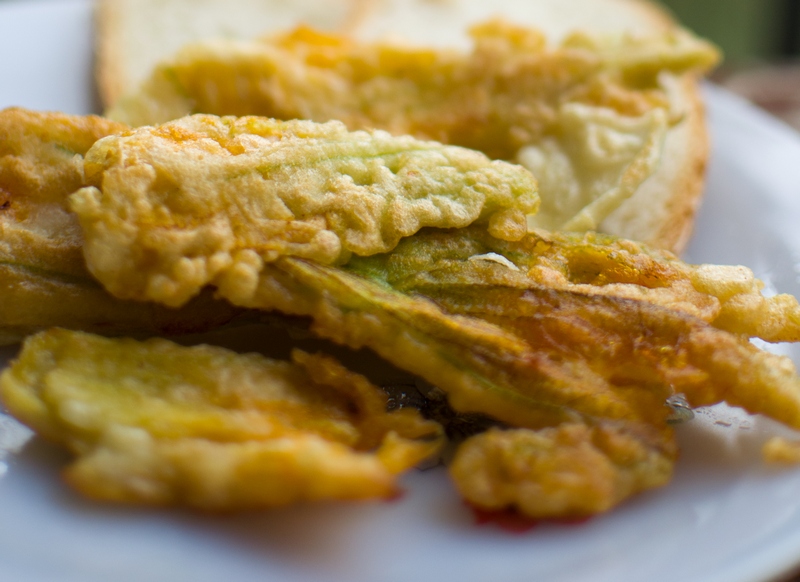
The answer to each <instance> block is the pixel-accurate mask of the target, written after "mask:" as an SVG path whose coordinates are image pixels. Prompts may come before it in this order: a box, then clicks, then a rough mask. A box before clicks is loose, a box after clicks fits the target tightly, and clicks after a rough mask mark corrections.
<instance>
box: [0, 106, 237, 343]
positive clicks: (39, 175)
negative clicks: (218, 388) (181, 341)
mask: <svg viewBox="0 0 800 582" xmlns="http://www.w3.org/2000/svg"><path fill="white" fill-rule="evenodd" d="M126 129H127V127H126V126H124V125H122V124H119V123H114V122H111V121H108V120H106V119H103V118H100V117H96V116H92V115H89V116H72V115H64V114H60V113H41V112H34V111H28V110H25V109H20V108H9V109H5V110H3V111H0V135H2V139H0V345H1V344H8V343H15V342H18V341H20V340H21V339H22V338H24V337H25V336H26V335H28V334H30V333H34V332H36V331H39V330H42V329H45V328H48V327H51V326H62V327H68V328H72V329H84V330H89V331H95V332H98V333H107V334H114V333H140V334H148V333H149V334H152V333H168V334H178V333H188V332H197V331H203V330H207V329H210V328H212V327H217V326H219V325H222V324H224V323H227V322H229V321H230V320H232V319H233V318H234V317H235V316H236V315H237V314H238V313H239V312H240V311H241V310H239V309H234V308H232V307H231V306H230V305H229V304H227V303H225V302H222V301H214V300H212V298H211V296H210V295H209V294H208V293H204V294H202V295H201V296H200V297H198V298H197V299H196V300H195V301H193V302H192V303H191V304H189V305H187V306H186V307H185V308H183V309H181V310H174V309H167V308H164V307H162V306H159V305H154V304H147V303H139V302H137V303H134V302H131V301H121V300H119V299H115V298H114V297H112V296H111V295H109V294H108V293H107V292H106V291H105V290H104V289H103V288H102V286H101V285H99V284H98V283H97V282H96V281H95V280H94V279H93V278H92V277H91V275H89V273H88V272H87V270H86V265H85V262H84V259H83V235H82V233H81V229H80V225H79V224H78V221H77V219H76V218H75V216H74V215H73V214H71V213H70V212H69V211H68V209H67V197H68V196H69V195H70V194H72V193H73V192H75V191H76V190H78V189H79V188H81V187H82V186H84V185H85V183H84V181H83V176H84V173H83V155H84V154H85V153H86V152H87V151H88V150H89V148H90V147H91V146H92V145H93V144H94V142H95V141H96V140H98V139H100V138H102V137H105V136H108V135H112V134H115V133H119V132H122V131H124V130H126Z"/></svg>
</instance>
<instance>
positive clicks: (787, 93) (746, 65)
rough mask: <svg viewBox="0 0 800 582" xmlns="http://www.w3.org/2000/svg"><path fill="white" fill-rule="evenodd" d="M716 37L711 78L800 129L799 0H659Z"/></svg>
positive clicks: (705, 33) (685, 21)
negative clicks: (719, 56) (716, 64)
mask: <svg viewBox="0 0 800 582" xmlns="http://www.w3.org/2000/svg"><path fill="white" fill-rule="evenodd" d="M661 4H663V5H664V6H666V7H667V8H668V9H669V10H671V11H672V12H673V14H675V16H676V17H677V18H678V20H680V21H681V22H682V23H683V24H685V25H686V26H687V27H688V28H690V29H692V30H694V31H695V32H696V33H698V34H699V35H701V36H704V37H705V38H708V39H709V40H712V41H713V42H715V43H716V44H717V45H718V46H719V47H721V48H722V50H723V52H724V54H725V62H724V64H723V65H722V66H721V67H720V68H719V69H718V71H717V72H716V73H715V74H714V76H713V80H714V81H715V82H717V83H720V84H721V85H724V86H726V87H727V88H729V89H731V90H733V91H735V92H736V93H739V94H741V95H742V96H744V97H746V98H748V99H749V100H751V101H753V102H754V103H756V104H758V105H760V106H762V107H764V108H765V109H767V110H769V111H770V112H772V113H773V114H775V115H777V116H778V117H781V118H782V119H784V120H785V121H786V122H788V123H789V124H791V125H793V126H795V127H796V128H798V129H800V0H661Z"/></svg>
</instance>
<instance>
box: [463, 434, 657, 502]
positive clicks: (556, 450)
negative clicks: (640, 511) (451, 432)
mask: <svg viewBox="0 0 800 582" xmlns="http://www.w3.org/2000/svg"><path fill="white" fill-rule="evenodd" d="M450 474H451V475H452V476H453V481H454V482H455V484H456V486H457V487H458V490H459V492H460V493H461V495H462V496H463V497H464V498H465V499H467V500H469V501H471V502H473V503H475V504H477V505H479V506H480V507H482V508H484V509H490V510H492V509H495V510H499V509H505V508H508V507H516V508H518V509H519V511H520V512H521V513H523V514H525V515H530V516H538V517H553V516H557V517H580V516H586V515H593V514H596V513H601V512H603V511H607V510H608V509H610V508H612V507H614V506H615V505H617V504H618V503H619V502H620V501H622V500H624V499H626V498H628V497H630V496H631V495H633V494H635V493H638V492H639V491H643V490H645V489H652V488H653V487H659V486H661V485H664V484H665V483H666V482H667V481H668V480H669V477H670V476H671V474H672V463H671V459H666V458H665V457H664V456H661V455H658V454H656V453H654V452H653V451H652V450H650V449H648V448H647V447H645V446H642V443H641V442H639V441H637V440H636V439H635V438H632V437H631V435H628V434H625V432H623V431H620V430H618V429H616V428H615V427H603V426H600V427H589V426H586V425H582V424H564V425H560V426H557V427H553V428H546V429H542V430H539V431H532V430H525V429H511V430H497V429H491V430H488V431H486V432H484V433H481V434H478V435H475V436H473V437H471V438H470V439H469V440H467V441H466V442H464V443H463V444H462V445H461V446H460V447H459V448H458V450H457V452H456V455H455V458H454V459H453V462H452V464H451V465H450Z"/></svg>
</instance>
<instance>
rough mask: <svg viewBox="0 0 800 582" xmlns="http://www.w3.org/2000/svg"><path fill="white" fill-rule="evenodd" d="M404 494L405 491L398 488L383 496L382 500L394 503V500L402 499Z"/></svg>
mask: <svg viewBox="0 0 800 582" xmlns="http://www.w3.org/2000/svg"><path fill="white" fill-rule="evenodd" d="M405 496H406V492H405V491H403V490H402V489H398V490H397V491H395V492H394V493H392V494H391V495H390V496H389V497H385V498H384V499H383V500H384V501H385V502H386V503H395V502H397V501H400V500H401V499H403V497H405Z"/></svg>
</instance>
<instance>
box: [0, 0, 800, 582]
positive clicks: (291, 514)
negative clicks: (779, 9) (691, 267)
mask: <svg viewBox="0 0 800 582" xmlns="http://www.w3.org/2000/svg"><path fill="white" fill-rule="evenodd" d="M0 55H2V57H0V107H4V106H9V105H21V106H26V107H29V108H32V109H54V110H62V111H67V112H70V113H87V112H90V111H92V110H95V109H96V107H95V103H96V101H95V99H94V92H93V88H92V80H91V13H90V6H89V3H88V1H86V0H60V1H50V2H5V3H2V2H0ZM708 103H709V113H710V118H711V124H712V129H713V135H714V142H715V150H714V156H713V161H712V164H711V168H710V177H709V184H708V194H707V197H706V200H705V205H704V207H703V210H702V213H701V215H700V219H699V221H698V224H697V234H696V236H695V239H694V242H693V244H692V246H691V248H690V250H689V253H688V258H689V259H690V260H691V261H693V262H720V263H742V264H745V265H748V266H750V267H751V268H753V269H754V270H755V271H756V273H757V274H758V275H759V276H760V277H761V278H762V279H764V280H765V281H766V282H767V284H768V287H770V288H774V289H776V290H780V291H788V292H791V293H794V294H800V283H798V273H799V272H800V271H799V269H800V267H799V266H798V265H800V262H798V261H799V259H800V230H798V228H797V225H798V224H800V196H798V193H800V138H798V136H797V135H795V134H794V133H792V132H791V131H790V130H789V129H787V128H785V127H784V126H782V125H780V124H779V123H778V122H776V121H773V120H772V119H771V118H769V117H767V116H766V115H764V114H762V113H760V112H758V111H756V110H754V109H752V108H751V107H749V106H747V105H746V104H744V103H742V102H740V101H738V100H737V99H735V98H734V97H732V96H730V95H728V94H726V93H724V92H722V91H720V90H718V89H714V88H712V87H709V88H708ZM0 139H2V136H0ZM777 349H783V350H784V351H785V352H786V353H790V354H791V355H795V354H796V353H797V352H794V353H793V352H791V351H790V350H789V348H785V347H783V346H778V348H777ZM13 352H14V350H13V349H5V350H0V363H3V362H4V361H5V360H7V359H8V358H9V357H10V356H11V355H12V354H13ZM798 361H800V359H798ZM773 430H776V429H775V427H774V425H773V424H771V423H770V422H767V421H764V420H762V419H755V418H750V417H747V416H745V415H743V414H740V413H737V412H736V411H733V410H730V409H726V408H716V409H713V410H710V411H705V412H703V413H702V414H700V415H699V417H698V418H697V419H696V420H695V421H693V422H691V423H689V424H687V425H684V426H682V427H681V429H680V431H679V437H680V441H681V445H682V449H683V456H682V458H681V460H680V462H679V463H678V466H677V472H676V475H675V479H674V481H673V483H672V484H671V485H669V486H668V487H666V488H665V489H663V490H660V491H653V492H649V493H647V494H645V495H641V496H639V497H637V498H636V499H634V500H632V501H631V502H629V503H627V504H625V505H624V506H623V507H621V508H619V509H618V510H616V511H614V512H613V513H611V514H610V515H608V516H604V517H600V518H596V519H593V520H591V521H589V522H587V523H584V524H581V525H572V526H567V525H561V526H559V525H541V526H539V527H537V528H535V529H533V530H531V531H529V532H527V533H525V534H516V535H514V534H510V533H507V532H505V531H503V530H501V529H498V528H495V527H492V526H477V525H475V523H474V522H473V517H472V515H471V514H470V512H469V511H468V510H467V509H466V508H465V507H464V506H463V505H462V504H461V503H460V501H459V500H458V499H457V497H456V495H455V494H454V492H453V490H452V489H451V487H450V485H449V483H448V482H447V480H446V478H445V476H444V475H443V474H442V472H441V471H430V472H427V473H415V474H412V475H410V476H409V477H408V478H407V479H406V481H405V484H406V485H407V489H408V493H407V495H406V496H405V497H404V498H403V499H401V500H400V501H397V502H394V503H389V504H380V503H379V504H367V505H329V506H320V507H302V508H293V509H287V510H282V511H276V512H272V513H268V514H256V515H245V516H238V517H230V516H229V517H204V516H197V515H191V514H187V513H182V512H172V511H150V510H139V509H127V508H109V507H105V506H100V505H96V504H92V503H88V502H85V501H83V500H82V499H80V498H78V497H77V496H76V495H75V494H73V493H72V492H71V491H70V490H69V489H67V488H66V487H65V486H64V485H63V484H62V483H61V482H60V481H59V478H58V471H59V467H60V466H62V465H63V463H64V462H65V460H66V459H65V457H64V456H62V454H61V453H59V452H58V451H56V450H54V449H53V448H51V447H49V446H47V445H46V444H44V443H42V442H41V441H39V440H37V439H31V440H27V437H28V434H27V433H26V432H24V431H20V430H19V428H15V426H14V424H13V423H11V422H10V421H9V419H8V418H7V417H5V418H3V417H0V455H1V456H0V461H3V463H2V464H0V580H4V581H5V580H8V581H14V582H108V581H111V580H113V581H114V582H134V581H136V582H142V581H147V582H183V581H187V582H188V581H191V582H227V581H231V580H236V581H237V582H251V581H256V580H258V581H263V580H282V581H286V582H291V581H296V580H297V581H299V580H318V581H342V582H344V581H347V582H360V581H364V582H375V581H406V580H459V581H460V582H471V581H484V580H492V581H496V582H508V581H517V580H519V581H523V580H525V581H528V582H529V581H534V580H547V581H548V582H588V581H591V582H624V581H642V580H647V581H648V582H661V581H663V582H667V581H669V582H674V581H683V582H716V581H719V582H756V581H765V580H772V579H774V578H775V577H777V576H781V575H783V574H785V573H786V572H788V571H789V570H790V569H792V568H794V567H795V566H796V565H797V564H798V563H800V469H796V470H780V471H779V470H776V469H770V468H767V467H765V466H764V465H763V464H762V463H761V461H760V458H759V446H760V444H761V442H763V440H764V439H765V438H766V436H767V435H768V434H769V433H771V432H772V431H773Z"/></svg>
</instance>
